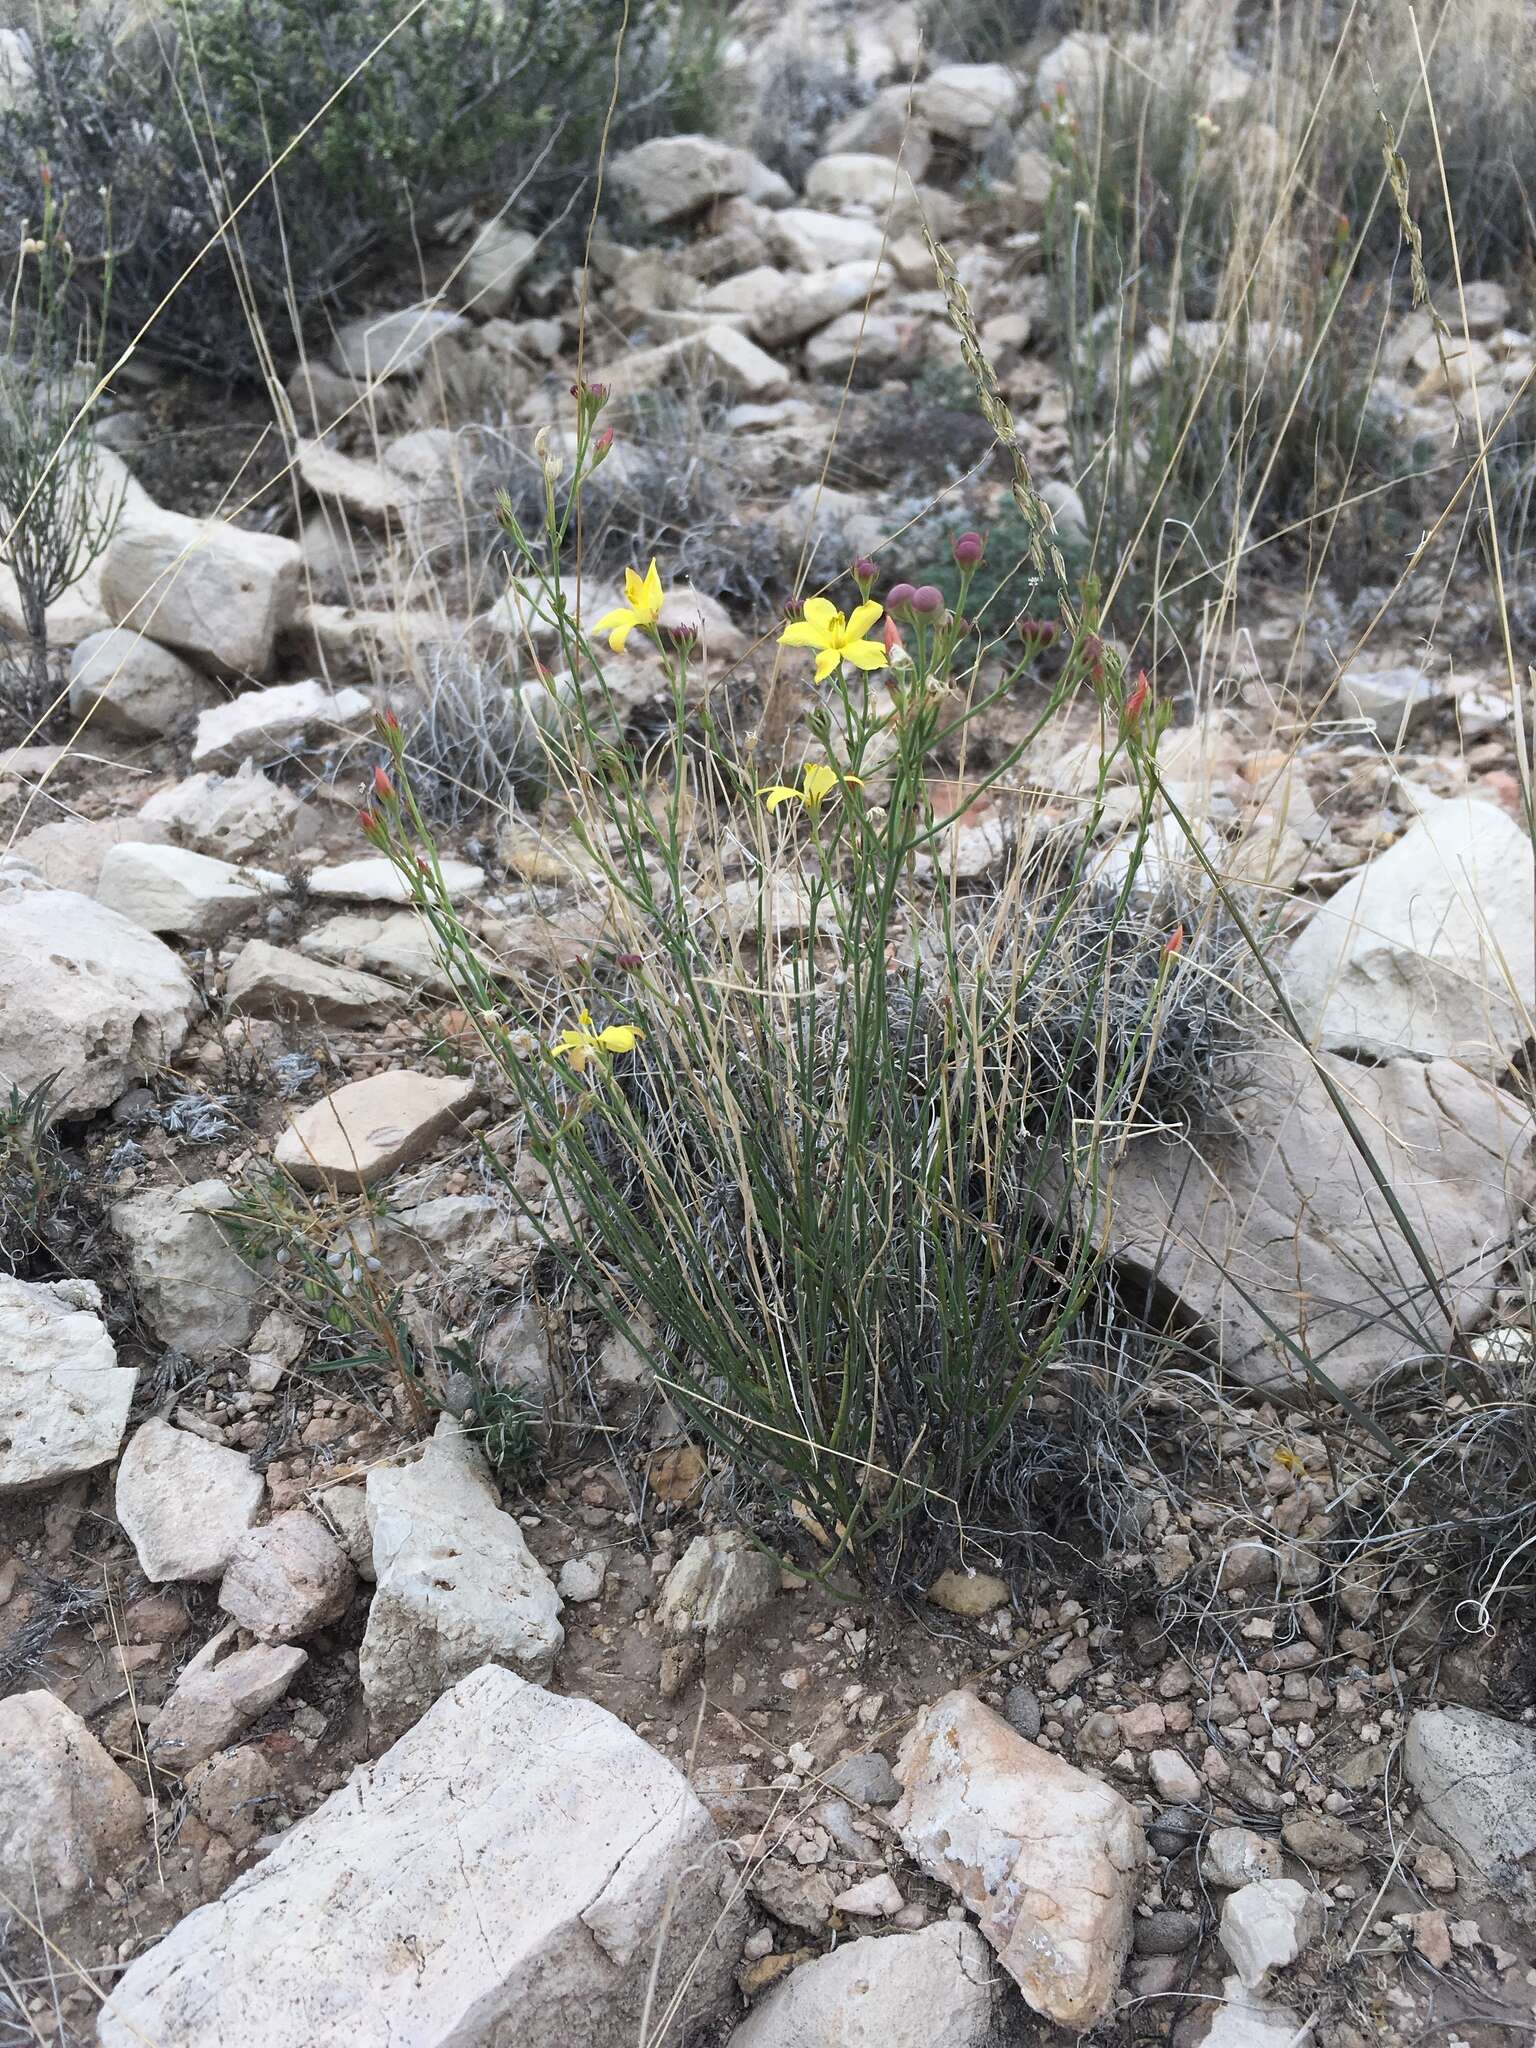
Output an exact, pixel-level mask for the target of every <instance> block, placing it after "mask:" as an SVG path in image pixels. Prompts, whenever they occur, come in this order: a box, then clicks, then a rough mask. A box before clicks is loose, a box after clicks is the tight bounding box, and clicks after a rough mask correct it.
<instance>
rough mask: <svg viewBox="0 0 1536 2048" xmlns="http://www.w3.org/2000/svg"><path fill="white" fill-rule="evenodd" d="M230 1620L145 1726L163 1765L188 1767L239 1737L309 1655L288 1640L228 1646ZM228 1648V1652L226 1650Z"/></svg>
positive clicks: (176, 1768) (166, 1767)
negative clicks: (246, 1646) (243, 1647)
mask: <svg viewBox="0 0 1536 2048" xmlns="http://www.w3.org/2000/svg"><path fill="white" fill-rule="evenodd" d="M234 1639H235V1630H234V1626H233V1624H231V1625H230V1627H228V1628H226V1629H221V1630H220V1631H219V1633H218V1634H217V1635H216V1636H214V1637H212V1638H211V1640H210V1641H208V1642H206V1643H205V1644H204V1645H203V1647H202V1649H201V1650H199V1651H198V1653H197V1655H196V1656H195V1657H194V1658H193V1659H192V1661H191V1663H190V1664H189V1665H188V1666H187V1668H186V1669H185V1670H184V1671H183V1672H182V1674H181V1676H180V1677H179V1678H178V1679H177V1681H176V1684H175V1686H174V1687H173V1688H172V1691H171V1695H170V1697H169V1699H167V1701H166V1702H165V1705H164V1706H163V1707H162V1708H161V1709H160V1711H159V1713H158V1714H156V1715H155V1717H154V1719H153V1720H152V1721H151V1722H150V1724H149V1726H148V1728H147V1729H146V1730H145V1737H146V1740H147V1742H148V1744H149V1751H150V1755H151V1757H152V1758H153V1760H154V1762H155V1764H156V1765H157V1766H158V1767H159V1768H160V1769H161V1770H168V1771H176V1772H178V1773H179V1772H186V1771H190V1770H191V1769H193V1767H194V1766H195V1765H197V1764H201V1763H206V1762H207V1760H208V1758H209V1757H211V1756H214V1755H216V1754H217V1752H218V1751H219V1750H221V1749H228V1747H229V1746H230V1744H231V1743H232V1742H238V1741H239V1740H240V1738H241V1736H242V1735H244V1734H245V1732H246V1730H247V1729H248V1728H253V1727H254V1726H255V1725H256V1723H257V1722H258V1721H259V1720H260V1719H261V1717H262V1715H263V1714H265V1713H267V1712H268V1711H269V1709H271V1708H272V1707H275V1706H276V1705H277V1703H278V1701H279V1700H280V1699H281V1698H282V1697H283V1694H284V1693H285V1692H286V1691H287V1690H288V1688H289V1686H290V1685H292V1683H293V1681H294V1680H295V1678H297V1677H298V1675H299V1673H300V1672H301V1671H302V1670H303V1669H304V1666H305V1665H306V1663H308V1661H309V1660H308V1658H307V1657H306V1656H305V1654H304V1652H303V1651H302V1650H299V1649H294V1648H292V1647H289V1646H287V1645H284V1646H283V1647H281V1648H274V1647H271V1646H269V1645H268V1644H266V1643H258V1644H256V1645H255V1647H254V1648H252V1649H249V1650H235V1651H232V1652H231V1651H230V1645H231V1643H233V1641H234ZM226 1653H228V1654H226Z"/></svg>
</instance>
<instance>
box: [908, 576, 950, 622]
mask: <svg viewBox="0 0 1536 2048" xmlns="http://www.w3.org/2000/svg"><path fill="white" fill-rule="evenodd" d="M908 602H909V603H910V604H911V606H912V609H913V611H915V612H916V613H918V614H919V616H920V617H923V618H932V616H933V614H934V613H935V612H941V611H943V609H944V593H943V591H942V590H940V589H939V587H938V585H937V584H936V583H919V585H918V586H917V588H916V590H914V591H913V593H912V595H911V597H910V599H909V600H908Z"/></svg>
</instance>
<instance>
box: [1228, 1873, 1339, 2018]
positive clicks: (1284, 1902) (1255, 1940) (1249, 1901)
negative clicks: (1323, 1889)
mask: <svg viewBox="0 0 1536 2048" xmlns="http://www.w3.org/2000/svg"><path fill="white" fill-rule="evenodd" d="M1327 1917H1328V1915H1327V1909H1326V1908H1325V1906H1324V1905H1323V1902H1322V1900H1321V1898H1320V1897H1319V1896H1318V1894H1317V1893H1316V1892H1314V1891H1309V1890H1308V1889H1307V1887H1306V1886H1305V1885H1304V1884H1298V1883H1297V1882H1296V1880H1295V1879H1294V1878H1290V1877H1277V1878H1273V1879H1271V1880H1269V1881H1268V1882H1267V1883H1264V1884H1245V1885H1244V1886H1243V1887H1242V1888H1241V1890H1239V1891H1235V1892H1228V1894H1227V1899H1226V1904H1225V1905H1224V1906H1223V1907H1222V1909H1221V1928H1220V1936H1221V1945H1222V1947H1223V1948H1224V1949H1225V1950H1226V1952H1227V1954H1228V1955H1229V1956H1230V1957H1231V1959H1232V1965H1233V1968H1234V1969H1235V1970H1236V1971H1237V1974H1238V1976H1239V1978H1240V1979H1241V1980H1242V1982H1243V1984H1244V1986H1245V1987H1246V1988H1247V1989H1248V1990H1249V1991H1257V1990H1259V1989H1260V1988H1261V1987H1262V1986H1263V1985H1264V1984H1266V1983H1267V1982H1268V1980H1269V1978H1270V1976H1271V1974H1272V1973H1273V1972H1274V1971H1276V1970H1283V1969H1285V1968H1286V1967H1287V1966H1288V1965H1289V1964H1291V1963H1294V1962H1295V1961H1296V1959H1297V1958H1298V1957H1299V1956H1301V1955H1303V1954H1305V1952H1306V1951H1307V1950H1308V1949H1309V1948H1310V1947H1311V1946H1312V1944H1313V1942H1314V1941H1316V1940H1317V1938H1318V1936H1319V1935H1320V1934H1321V1933H1322V1931H1323V1926H1324V1923H1325V1922H1326V1920H1327Z"/></svg>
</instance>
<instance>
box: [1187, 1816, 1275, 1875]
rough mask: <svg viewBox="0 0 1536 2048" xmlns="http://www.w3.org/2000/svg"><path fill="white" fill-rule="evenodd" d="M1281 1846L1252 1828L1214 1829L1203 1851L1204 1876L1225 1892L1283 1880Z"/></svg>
mask: <svg viewBox="0 0 1536 2048" xmlns="http://www.w3.org/2000/svg"><path fill="white" fill-rule="evenodd" d="M1284 1868H1285V1859H1284V1858H1283V1857H1282V1855H1281V1853H1280V1844H1279V1843H1278V1842H1276V1841H1272V1840H1271V1839H1270V1838H1269V1836H1267V1835H1258V1834H1255V1833H1254V1831H1253V1829H1252V1828H1212V1830H1211V1832H1210V1833H1209V1834H1208V1835H1207V1836H1206V1838H1205V1843H1204V1846H1203V1847H1202V1849H1201V1852H1200V1875H1201V1876H1202V1877H1203V1878H1204V1879H1205V1880H1206V1882H1207V1883H1208V1884H1214V1885H1219V1886H1220V1887H1221V1888H1222V1889H1223V1890H1224V1891H1236V1890H1237V1889H1238V1887H1239V1886H1241V1885H1249V1884H1256V1883H1260V1882H1263V1881H1265V1880H1267V1879H1270V1878H1277V1877H1279V1875H1280V1873H1281V1872H1282V1870H1283V1869H1284Z"/></svg>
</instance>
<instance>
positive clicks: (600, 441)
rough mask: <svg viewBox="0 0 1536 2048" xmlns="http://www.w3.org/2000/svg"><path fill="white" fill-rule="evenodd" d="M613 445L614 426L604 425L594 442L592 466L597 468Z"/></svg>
mask: <svg viewBox="0 0 1536 2048" xmlns="http://www.w3.org/2000/svg"><path fill="white" fill-rule="evenodd" d="M612 446H613V429H612V427H604V429H603V431H602V432H601V433H600V434H599V435H597V436H596V438H595V439H594V440H593V443H592V467H593V468H594V469H596V467H597V465H598V464H599V463H600V462H601V461H602V459H603V457H604V456H605V455H606V454H607V453H608V450H609V449H610V448H611V447H612Z"/></svg>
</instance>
